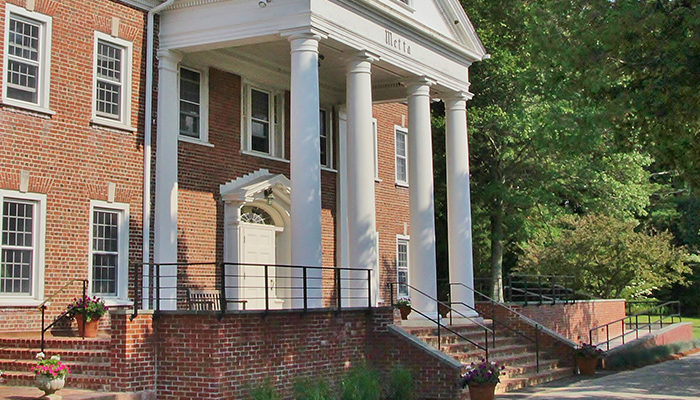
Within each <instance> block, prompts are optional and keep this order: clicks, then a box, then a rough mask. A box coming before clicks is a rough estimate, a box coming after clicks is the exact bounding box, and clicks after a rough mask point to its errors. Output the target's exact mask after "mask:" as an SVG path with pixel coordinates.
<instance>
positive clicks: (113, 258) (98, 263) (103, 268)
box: [92, 254, 118, 295]
mask: <svg viewBox="0 0 700 400" xmlns="http://www.w3.org/2000/svg"><path fill="white" fill-rule="evenodd" d="M117 258H118V256H117V255H116V254H93V256H92V293H94V294H102V295H116V294H117Z"/></svg>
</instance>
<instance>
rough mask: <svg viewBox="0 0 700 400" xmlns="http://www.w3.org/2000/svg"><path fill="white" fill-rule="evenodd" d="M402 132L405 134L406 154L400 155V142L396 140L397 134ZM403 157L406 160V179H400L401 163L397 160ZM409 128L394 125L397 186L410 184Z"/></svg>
mask: <svg viewBox="0 0 700 400" xmlns="http://www.w3.org/2000/svg"><path fill="white" fill-rule="evenodd" d="M399 133H401V134H403V135H404V136H405V140H404V144H405V148H404V154H406V156H399V152H398V143H397V141H396V136H397V135H398V134H399ZM399 157H402V158H403V159H404V160H405V161H406V180H402V179H399V164H398V163H397V162H396V160H397V159H398V158H399ZM408 163H409V160H408V129H406V128H404V127H402V126H399V125H394V177H395V179H396V185H397V186H408Z"/></svg>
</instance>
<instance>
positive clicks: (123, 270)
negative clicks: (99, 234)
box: [87, 200, 129, 303]
mask: <svg viewBox="0 0 700 400" xmlns="http://www.w3.org/2000/svg"><path fill="white" fill-rule="evenodd" d="M95 210H103V211H112V212H116V213H117V214H118V215H119V222H118V229H119V232H118V234H119V236H118V240H119V242H118V246H119V249H118V254H119V255H118V257H119V258H118V262H119V265H118V266H117V268H118V270H117V287H116V289H117V295H116V296H105V295H103V294H100V296H101V297H103V298H105V300H108V299H109V300H113V301H114V302H117V303H124V302H126V301H128V297H129V204H126V203H109V202H106V201H102V200H90V217H89V220H90V225H89V227H90V242H89V245H88V246H89V249H90V251H89V254H88V263H87V264H88V282H89V283H88V292H89V293H90V294H92V268H93V265H92V254H93V248H92V241H93V227H92V224H93V215H94V212H95Z"/></svg>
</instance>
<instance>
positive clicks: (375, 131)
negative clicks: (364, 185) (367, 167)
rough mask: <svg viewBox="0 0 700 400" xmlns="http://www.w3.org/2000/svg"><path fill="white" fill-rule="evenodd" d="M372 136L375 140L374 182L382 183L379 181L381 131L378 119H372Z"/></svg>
mask: <svg viewBox="0 0 700 400" xmlns="http://www.w3.org/2000/svg"><path fill="white" fill-rule="evenodd" d="M372 136H373V138H374V180H375V181H376V182H381V181H382V180H381V179H379V129H378V123H377V119H376V118H372Z"/></svg>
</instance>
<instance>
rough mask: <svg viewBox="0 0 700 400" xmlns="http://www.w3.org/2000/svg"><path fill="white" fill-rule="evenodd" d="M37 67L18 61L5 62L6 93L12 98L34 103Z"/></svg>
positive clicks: (35, 98) (36, 96)
mask: <svg viewBox="0 0 700 400" xmlns="http://www.w3.org/2000/svg"><path fill="white" fill-rule="evenodd" d="M38 83H39V67H38V66H36V65H32V64H27V63H23V62H20V61H15V60H9V61H8V63H7V95H8V96H9V97H11V98H13V99H17V100H22V101H27V102H30V103H36V102H37V101H38V93H37V87H38Z"/></svg>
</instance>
